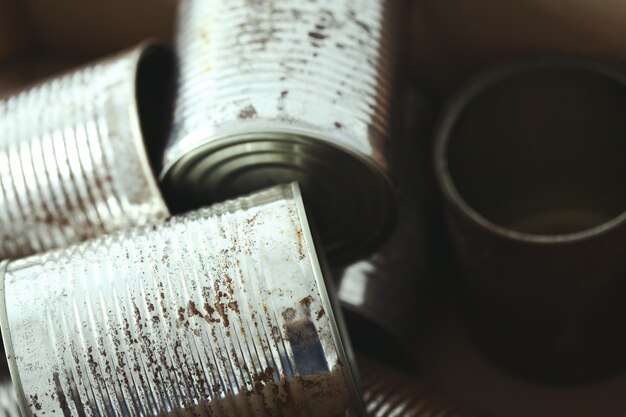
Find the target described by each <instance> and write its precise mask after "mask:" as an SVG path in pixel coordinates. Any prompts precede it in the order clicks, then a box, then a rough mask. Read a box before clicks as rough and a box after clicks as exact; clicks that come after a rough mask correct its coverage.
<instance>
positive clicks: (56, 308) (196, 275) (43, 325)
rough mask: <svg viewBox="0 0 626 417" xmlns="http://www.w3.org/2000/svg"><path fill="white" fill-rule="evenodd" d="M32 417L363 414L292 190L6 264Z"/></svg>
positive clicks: (14, 371) (8, 335)
mask: <svg viewBox="0 0 626 417" xmlns="http://www.w3.org/2000/svg"><path fill="white" fill-rule="evenodd" d="M2 269H3V278H2V280H1V282H2V284H1V285H2V287H1V288H2V298H1V300H0V302H1V303H2V305H1V307H2V308H1V317H0V318H1V324H2V334H3V337H4V343H5V347H6V350H7V356H8V360H9V366H10V370H11V375H12V378H13V382H14V384H15V386H16V387H17V392H18V395H19V399H20V402H21V407H22V414H23V415H24V416H36V415H64V416H83V415H106V416H113V415H124V416H175V415H177V416H178V415H211V416H224V417H227V416H228V417H231V416H232V417H235V416H254V417H260V416H267V417H270V416H271V417H276V416H311V417H327V416H362V415H363V414H362V411H361V403H360V395H359V392H358V390H357V387H356V385H355V382H354V381H355V380H354V378H353V374H352V367H351V360H350V355H349V354H348V352H349V349H348V347H347V346H346V345H345V344H344V342H343V341H342V337H341V334H340V330H339V327H338V326H337V322H336V321H335V316H334V314H333V309H332V306H331V303H330V300H329V296H328V293H327V291H326V287H325V282H324V278H323V276H322V272H321V270H320V266H319V263H318V258H317V255H316V253H315V249H314V245H313V241H312V238H311V235H310V233H309V230H308V225H307V220H306V214H305V212H304V206H303V203H302V200H301V197H300V191H299V188H298V186H297V185H295V184H293V185H285V186H279V187H274V188H271V189H268V190H266V191H262V192H259V193H257V194H254V195H251V196H249V197H244V198H240V199H237V200H234V201H228V202H225V203H223V204H218V205H215V206H213V207H211V208H208V209H203V210H200V211H196V212H191V213H189V214H187V215H185V216H180V217H174V218H172V219H170V220H168V221H167V222H165V223H163V224H161V225H158V226H145V227H142V228H137V229H135V230H129V231H125V232H122V233H119V234H114V235H110V236H105V237H102V238H100V239H97V240H92V241H89V242H86V243H84V244H81V245H76V246H73V247H70V248H67V249H65V250H61V251H56V252H50V253H46V254H41V255H36V256H33V257H30V258H25V259H22V260H17V261H13V262H5V263H4V265H3V266H2Z"/></svg>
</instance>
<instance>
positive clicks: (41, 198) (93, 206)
mask: <svg viewBox="0 0 626 417" xmlns="http://www.w3.org/2000/svg"><path fill="white" fill-rule="evenodd" d="M155 55H166V52H165V51H163V50H161V49H160V48H157V47H149V46H147V45H142V46H141V47H138V48H135V49H133V50H130V51H128V52H125V53H122V54H120V55H118V56H115V57H112V58H109V59H108V60H105V61H101V62H98V63H95V64H93V65H90V66H87V67H84V68H82V69H79V70H76V71H73V72H71V73H68V74H66V75H64V76H60V77H58V78H54V79H52V80H50V81H48V82H45V83H43V84H40V85H38V86H35V87H33V88H31V89H29V90H26V91H24V92H22V93H20V94H17V95H15V96H12V97H10V98H7V99H6V100H4V101H0V259H2V258H14V257H21V256H26V255H29V254H33V253H36V252H41V251H45V250H49V249H52V248H59V247H64V246H67V245H69V244H72V243H76V242H79V241H82V240H85V239H88V238H91V237H94V236H97V235H100V234H102V233H106V232H111V231H114V230H118V229H122V228H125V227H129V226H133V225H138V224H144V223H147V222H149V221H153V220H158V219H162V218H164V217H166V216H167V215H168V210H167V207H166V206H165V204H164V202H163V199H162V197H161V194H160V192H159V189H158V187H157V184H156V181H155V178H154V175H153V172H152V169H151V168H150V164H149V161H148V157H147V154H146V150H145V149H144V141H143V135H142V127H143V125H142V121H141V120H140V117H139V109H138V105H137V101H136V94H138V92H137V86H136V83H137V78H138V67H139V66H140V65H141V63H142V62H143V61H144V59H146V57H150V56H155ZM166 60H167V59H166ZM146 71H151V72H152V73H155V72H158V71H159V69H155V68H150V67H148V68H146ZM160 87H161V88H163V84H162V83H161V85H160ZM148 139H151V138H148Z"/></svg>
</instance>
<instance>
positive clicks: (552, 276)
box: [435, 57, 626, 383]
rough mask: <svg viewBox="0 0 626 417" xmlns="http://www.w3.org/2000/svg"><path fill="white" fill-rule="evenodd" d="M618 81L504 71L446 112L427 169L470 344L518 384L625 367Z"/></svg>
mask: <svg viewBox="0 0 626 417" xmlns="http://www.w3.org/2000/svg"><path fill="white" fill-rule="evenodd" d="M624 111H626V75H625V74H624V73H623V71H621V70H619V69H616V68H613V67H611V66H610V65H607V64H604V63H600V62H596V61H591V60H587V59H580V58H566V57H545V58H535V59H531V60H526V61H521V62H516V63H511V64H509V65H504V66H501V67H499V68H497V69H494V70H492V71H488V72H487V73H485V74H483V75H481V76H479V77H478V78H477V79H476V80H474V81H473V82H472V83H471V84H470V85H469V86H468V87H467V88H466V89H465V90H463V91H462V92H461V93H460V94H459V95H458V96H457V97H456V98H455V99H454V100H453V101H452V102H451V103H450V105H449V108H448V111H447V113H446V115H445V117H444V118H443V121H442V124H441V126H440V130H439V132H438V137H437V145H436V152H435V164H436V169H437V178H438V180H439V185H440V187H441V189H442V191H443V195H444V197H445V200H446V203H447V208H448V219H449V225H450V232H451V236H452V238H453V241H454V246H455V248H456V253H457V255H458V259H459V261H460V262H459V265H460V266H461V268H462V274H463V278H464V280H463V282H464V284H465V285H464V290H465V297H464V300H465V302H466V305H467V307H469V308H468V309H467V313H468V314H466V316H467V317H468V319H469V323H470V324H472V326H471V327H472V329H473V330H474V331H473V334H474V336H475V340H476V341H478V342H479V343H480V346H481V347H482V348H483V350H484V351H486V352H488V353H489V354H490V356H491V357H492V358H494V359H495V360H497V361H498V362H499V363H500V364H502V365H504V366H506V367H507V368H509V369H512V370H514V371H515V372H517V373H520V374H522V375H524V376H527V377H530V378H534V379H541V380H543V381H547V382H557V383H573V382H581V381H586V380H588V379H591V378H599V377H605V376H607V375H609V374H614V373H616V372H618V371H620V370H622V369H624V366H626V357H625V356H624V354H623V352H624V350H626V304H625V303H624V294H626V280H625V278H626V263H625V262H624V259H625V254H626V250H625V248H626V163H625V159H624V157H625V155H626V140H624V134H625V133H626V119H625V118H624Z"/></svg>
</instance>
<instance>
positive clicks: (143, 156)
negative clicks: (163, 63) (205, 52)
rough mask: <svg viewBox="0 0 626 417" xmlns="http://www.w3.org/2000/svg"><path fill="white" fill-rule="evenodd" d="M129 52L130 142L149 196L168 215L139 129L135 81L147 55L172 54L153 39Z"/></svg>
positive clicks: (156, 175) (142, 134)
mask: <svg viewBox="0 0 626 417" xmlns="http://www.w3.org/2000/svg"><path fill="white" fill-rule="evenodd" d="M131 50H134V54H133V55H134V56H133V60H132V66H133V73H134V77H133V78H132V82H131V83H129V84H130V91H129V92H128V94H129V95H130V97H131V98H132V100H131V101H130V102H132V103H134V106H132V110H131V113H132V114H131V116H130V119H131V124H132V127H131V128H132V130H133V135H132V136H133V138H132V141H133V144H134V145H135V149H136V151H137V152H136V153H137V158H138V160H139V164H140V165H141V170H142V172H143V173H144V177H145V178H146V182H147V183H148V187H149V191H150V194H151V195H152V197H153V199H154V201H155V202H157V201H158V204H159V205H160V206H161V207H160V209H161V210H163V212H164V213H167V214H168V215H169V214H170V211H169V208H168V207H167V204H166V203H165V198H164V197H163V193H162V192H161V189H160V187H159V178H158V172H155V170H154V169H153V168H152V166H151V164H150V160H149V157H148V147H147V145H146V141H145V140H146V138H145V137H144V132H143V129H142V127H141V116H140V113H139V101H138V99H137V79H138V77H139V66H140V65H141V62H142V61H143V59H144V58H145V57H146V56H147V55H149V54H152V53H155V51H157V52H158V53H165V54H167V55H170V56H172V54H171V52H170V51H169V49H168V48H167V47H166V46H165V45H164V44H163V43H161V42H159V41H156V40H153V39H149V40H146V41H143V42H141V43H139V44H138V45H136V46H135V47H133V48H131ZM131 56H132V55H131ZM172 59H173V57H172Z"/></svg>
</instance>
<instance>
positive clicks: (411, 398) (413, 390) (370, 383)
mask: <svg viewBox="0 0 626 417" xmlns="http://www.w3.org/2000/svg"><path fill="white" fill-rule="evenodd" d="M358 362H359V371H360V373H361V378H362V383H363V400H364V404H365V411H366V413H367V416H368V417H400V416H401V417H479V416H485V414H483V413H480V412H477V411H475V410H472V409H471V408H470V407H467V406H465V405H459V404H455V403H454V402H453V401H450V400H449V399H446V398H445V397H444V396H442V395H440V394H438V393H437V392H435V390H434V389H433V388H431V387H429V386H428V384H427V383H426V382H424V381H420V380H419V379H417V378H415V377H412V376H410V375H408V374H404V373H402V372H399V371H396V370H393V369H391V368H388V367H386V366H384V365H381V364H379V363H377V362H375V361H372V360H370V359H368V358H366V357H363V356H359V357H358Z"/></svg>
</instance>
